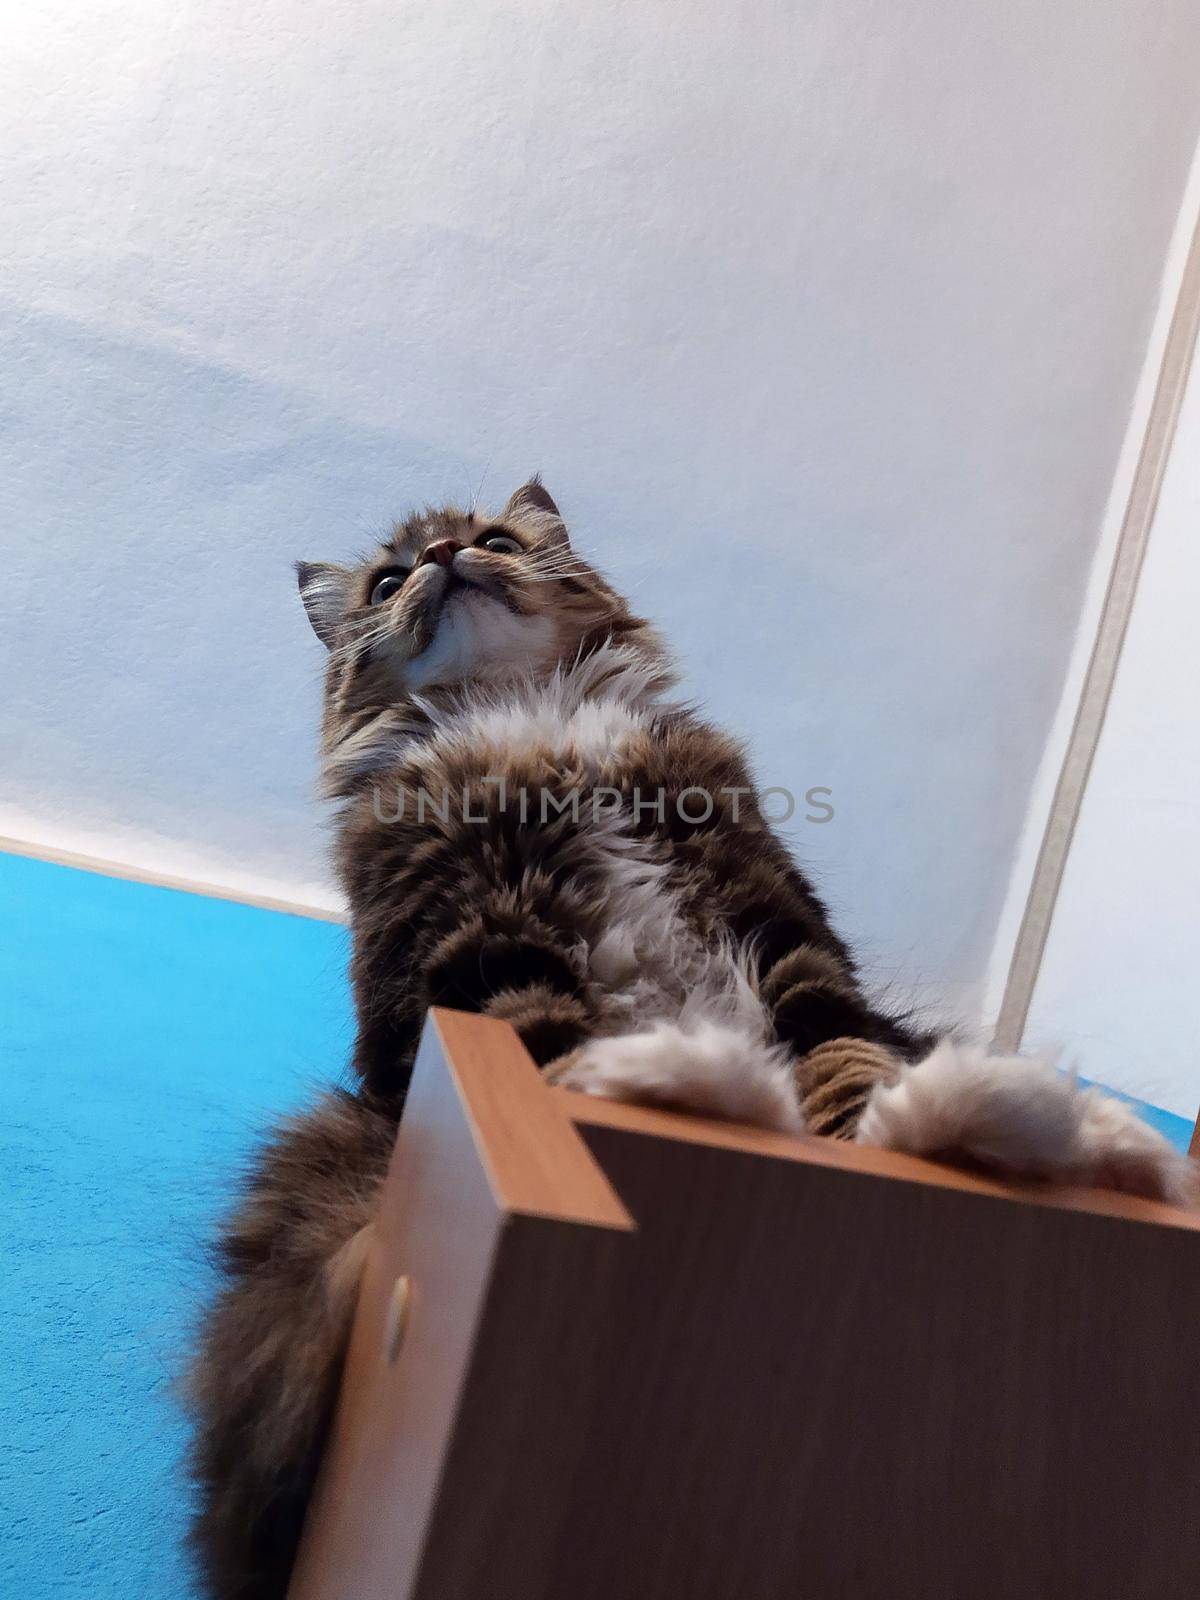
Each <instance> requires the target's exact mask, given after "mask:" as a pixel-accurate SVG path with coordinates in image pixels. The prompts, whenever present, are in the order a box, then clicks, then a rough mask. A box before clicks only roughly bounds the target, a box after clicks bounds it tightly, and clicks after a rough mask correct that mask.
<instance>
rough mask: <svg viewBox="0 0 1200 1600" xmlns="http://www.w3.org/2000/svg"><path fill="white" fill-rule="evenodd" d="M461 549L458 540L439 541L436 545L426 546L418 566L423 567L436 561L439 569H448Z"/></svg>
mask: <svg viewBox="0 0 1200 1600" xmlns="http://www.w3.org/2000/svg"><path fill="white" fill-rule="evenodd" d="M461 549H462V545H461V544H459V542H458V540H457V539H439V540H438V541H437V542H436V544H427V545H426V546H425V549H424V551H423V552H422V555H421V559H420V561H418V562H417V565H418V566H419V567H423V566H424V565H425V564H426V562H428V561H436V562H437V564H438V566H439V567H448V566H449V565H450V563H451V562H452V561H453V560H454V558H455V556H456V555H457V554H458V552H459V551H460V550H461Z"/></svg>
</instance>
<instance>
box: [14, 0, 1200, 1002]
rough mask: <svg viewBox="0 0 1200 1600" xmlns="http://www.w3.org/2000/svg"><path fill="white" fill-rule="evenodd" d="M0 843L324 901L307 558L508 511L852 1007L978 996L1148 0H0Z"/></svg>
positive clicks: (1135, 271) (1070, 551)
mask: <svg viewBox="0 0 1200 1600" xmlns="http://www.w3.org/2000/svg"><path fill="white" fill-rule="evenodd" d="M4 22H5V33H6V51H5V62H4V66H3V69H0V70H3V72H4V73H5V74H7V75H8V79H9V81H7V82H4V83H0V151H2V154H0V186H2V194H3V204H4V215H5V218H6V226H5V229H4V231H3V235H2V236H0V253H2V255H3V266H4V270H3V288H2V293H3V296H4V299H3V303H2V304H0V313H2V321H3V332H4V345H5V357H4V361H5V372H6V376H7V379H8V383H7V386H6V387H7V399H6V401H5V417H4V431H5V438H6V444H5V448H4V456H5V468H4V472H3V474H2V475H0V528H2V529H3V534H2V537H3V541H4V551H5V583H4V585H3V598H2V599H0V613H2V615H0V629H2V632H0V638H2V639H3V651H4V672H5V679H6V683H5V688H6V693H5V694H4V696H3V697H2V701H0V744H2V746H3V749H4V751H5V762H4V779H3V795H2V805H0V828H2V829H4V831H8V832H10V833H11V832H19V833H24V834H26V835H28V836H31V837H36V838H41V839H45V840H52V841H55V842H58V843H60V844H75V845H76V846H78V847H79V848H84V849H92V850H95V851H99V852H100V853H103V854H111V855H115V856H119V857H122V858H124V859H132V860H137V861H140V862H142V863H144V864H151V865H155V866H158V867H160V868H162V869H164V870H178V871H182V872H186V873H190V874H193V875H199V876H202V877H206V878H210V879H212V880H214V881H217V882H225V883H241V884H246V883H254V884H256V885H258V886H260V887H262V888H264V889H267V890H271V891H274V892H277V893H284V894H289V895H296V896H298V897H300V898H307V899H311V898H313V897H314V896H319V895H321V894H322V893H327V890H326V889H325V888H323V882H324V878H323V866H322V861H323V851H324V848H325V840H324V836H323V834H322V832H321V829H320V827H319V825H318V822H317V818H318V811H317V808H316V806H315V803H314V802H313V800H312V797H311V775H312V768H313V762H312V751H313V746H314V743H315V733H316V716H317V697H318V682H319V675H320V670H321V657H320V650H319V647H318V646H317V645H316V644H315V642H314V641H313V639H312V637H311V635H310V634H309V631H308V629H307V626H306V624H305V622H304V619H303V616H302V614H301V612H300V609H299V606H298V604H297V602H296V600H295V596H294V590H293V580H292V576H291V572H290V566H289V564H290V562H291V560H292V559H293V558H294V557H297V556H304V557H310V558H311V557H320V556H337V555H339V554H341V553H343V552H346V551H349V550H352V549H353V548H355V547H356V546H358V545H363V544H365V543H368V542H369V541H370V538H371V536H372V534H373V533H374V531H375V530H377V529H378V528H379V527H380V526H382V525H383V524H384V523H385V522H386V520H387V519H388V518H389V517H391V516H392V515H394V514H395V513H397V512H401V511H403V510H404V509H405V508H406V507H407V506H408V505H409V504H410V503H411V502H412V501H413V500H425V499H427V498H437V497H440V496H447V495H448V496H456V497H459V498H463V497H467V496H469V495H470V494H471V493H473V492H474V491H475V489H476V488H477V487H478V485H479V483H480V481H481V480H483V481H484V487H485V494H484V498H485V499H486V498H487V497H488V495H489V493H490V494H491V495H492V496H494V497H500V496H502V495H504V494H505V493H506V492H507V490H508V489H509V488H510V487H511V486H512V485H513V484H514V483H515V482H516V481H518V480H519V479H521V478H522V477H524V476H525V475H527V474H528V472H529V471H531V470H532V469H534V468H540V469H541V470H542V471H543V473H544V475H545V477H546V481H547V483H548V485H549V487H550V488H551V490H552V492H553V493H554V494H555V496H556V497H557V498H558V499H559V501H560V503H561V504H562V506H563V508H564V510H565V511H566V512H567V513H568V515H569V516H570V517H571V518H572V519H573V520H574V523H575V525H576V528H577V532H578V537H579V540H580V542H581V544H582V545H583V548H584V549H585V550H586V551H587V552H588V553H589V554H591V555H593V556H594V557H595V558H596V559H597V560H598V561H599V562H600V564H601V565H603V566H604V567H605V568H606V569H607V570H608V571H609V572H610V574H611V575H612V576H613V577H614V578H615V580H616V581H617V582H618V583H619V584H621V585H622V586H623V587H624V588H625V589H626V590H627V591H629V592H631V593H632V595H633V597H634V598H635V600H636V602H637V603H638V604H639V605H640V606H641V607H642V608H643V609H644V610H645V611H647V612H650V613H651V614H653V615H654V616H655V617H657V618H658V619H659V620H660V621H661V622H662V624H663V625H664V627H665V629H666V630H667V632H668V633H669V634H670V635H671V636H672V637H673V638H674V639H675V641H676V643H677V644H678V646H679V649H680V652H681V655H682V658H683V661H684V664H685V667H686V669H687V674H688V680H689V684H690V687H691V688H692V690H693V691H694V692H695V693H696V694H697V695H698V696H699V697H700V698H701V699H702V700H703V701H704V702H706V703H707V704H708V705H709V706H710V707H711V709H712V711H713V713H714V714H715V715H716V716H717V717H719V718H720V719H721V720H722V721H723V722H725V723H727V724H729V725H731V726H733V727H735V728H737V729H740V730H741V731H742V732H743V733H744V734H745V735H746V736H747V737H748V738H749V740H750V742H751V744H752V747H753V750H754V752H755V756H756V759H757V762H758V765H759V769H760V771H761V773H762V775H763V777H764V779H765V780H767V781H769V782H773V783H780V784H786V785H788V786H790V787H792V788H793V789H796V790H798V791H803V790H805V789H807V788H809V787H810V786H814V785H822V786H825V787H828V788H830V789H832V790H833V803H834V805H835V808H836V816H835V819H834V821H833V822H832V823H829V824H828V825H826V826H823V827H822V826H815V825H801V826H797V827H796V829H795V832H794V837H795V841H796V844H797V848H798V849H799V851H800V852H801V854H802V855H803V856H805V857H806V858H807V859H808V860H809V861H810V862H812V863H814V864H815V865H816V867H817V869H818V872H819V875H820V877H821V878H822V880H823V882H824V883H825V886H826V888H827V890H828V893H829V897H830V898H831V899H832V901H833V902H834V904H835V906H836V907H837V909H838V911H839V913H840V915H841V920H842V921H843V923H844V925H845V926H846V928H847V930H848V931H849V932H850V933H851V934H852V935H854V936H857V937H858V938H859V940H860V941H861V942H862V943H863V945H864V947H865V950H866V953H867V956H868V960H869V964H870V966H871V970H872V972H873V973H874V974H876V975H877V976H879V977H881V978H883V979H885V980H889V981H894V982H895V983H896V984H897V985H898V992H900V993H907V992H909V991H910V990H914V989H919V988H923V987H924V986H925V985H927V984H928V985H929V986H932V987H933V988H940V989H942V990H943V991H944V992H946V993H947V994H948V995H949V996H951V997H952V998H954V999H955V1000H956V1001H959V1000H961V999H962V998H963V997H964V996H967V995H969V994H970V992H971V991H972V988H973V986H974V985H975V984H976V983H977V982H978V980H979V978H980V976H981V973H982V969H983V966H984V963H985V961H986V958H987V954H988V946H989V940H990V937H991V934H992V931H993V929H994V926H995V923H996V918H997V914H998V911H999V906H1000V902H1001V899H1002V896H1003V891H1004V887H1005V882H1006V878H1007V875H1008V869H1009V863H1010V860H1011V857H1012V853H1013V845H1014V840H1015V837H1016V834H1017V831H1018V829H1019V827H1020V823H1021V820H1022V816H1023V813H1024V808H1025V803H1026V798H1027V795H1028V791H1029V787H1030V783H1031V781H1032V777H1033V774H1034V770H1035V767H1036V764H1037V760H1038V756H1039V754H1040V751H1041V749H1042V745H1043V741H1044V738H1045V734H1046V729H1047V726H1048V723H1049V719H1050V716H1051V712H1052V710H1053V706H1054V702H1055V697H1056V694H1057V692H1058V689H1059V686H1060V684H1061V681H1062V675H1063V669H1064V665H1065V660H1066V654H1067V650H1068V647H1069V643H1070V637H1071V633H1072V630H1073V627H1074V624H1075V619H1076V616H1077V612H1078V607H1079V599H1080V594H1081V592H1082V585H1083V582H1084V578H1085V574H1086V569H1087V565H1088V561H1089V557H1090V555H1091V552H1092V550H1093V548H1094V545H1095V540H1096V536H1097V531H1098V526H1099V521H1100V517H1101V513H1102V509H1103V506H1104V501H1105V495H1106V492H1107V489H1108V486H1109V482H1110V479H1111V476H1112V471H1113V465H1114V462H1115V459H1116V454H1117V450H1118V447H1119V444H1120V440H1121V436H1122V430H1123V427H1124V424H1125V421H1126V418H1127V415H1128V411H1129V405H1130V400H1131V396H1132V393H1133V388H1134V384H1135V381H1136V378H1137V374H1138V370H1139V363H1140V360H1141V356H1142V351H1143V348H1144V345H1145V341H1146V336H1147V333H1148V330H1149V326H1150V321H1151V318H1152V315H1153V312H1154V308H1155V302H1156V294H1157V288H1158V282H1159V276H1160V272H1161V267H1162V262H1163V258H1164V253H1165V250H1166V246H1167V241H1168V237H1169V234H1170V230H1171V226H1172V223H1173V221H1174V218H1175V215H1176V211H1177V208H1178V205H1179V201H1180V196H1181V194H1182V191H1183V184H1184V178H1185V174H1186V169H1187V166H1188V162H1189V158H1190V156H1191V153H1192V150H1193V147H1194V145H1195V142H1196V135H1197V131H1198V127H1200V98H1198V96H1197V93H1196V85H1197V83H1198V82H1200V72H1198V69H1200V30H1197V29H1196V27H1195V12H1194V7H1193V5H1192V4H1191V0H1160V3H1158V4H1156V5H1154V6H1151V5H1149V4H1146V3H1144V0H1103V3H1097V0H1056V3H1055V4H1054V5H1052V6H1048V5H1046V4H1045V3H1044V0H989V3H985V4H979V5H974V6H970V7H964V6H962V5H961V4H959V3H957V0H936V3H930V4H926V5H923V6H921V7H915V6H898V5H896V4H894V0H886V3H885V0H840V3H839V4H837V5H834V4H831V3H826V0H820V3H815V0H814V3H805V4H803V5H801V6H796V5H795V4H793V3H787V4H785V3H783V0H778V3H773V4H770V3H768V4H763V5H759V6H757V7H754V8H748V7H734V6H730V5H728V4H723V3H722V4H719V3H717V0H697V3H694V4H692V5H689V6H686V7H681V6H670V5H666V4H664V3H662V0H642V3H640V4H633V3H613V0H609V3H603V4H598V3H593V4H591V5H589V6H587V7H567V6H560V5H552V4H550V3H549V0H510V3H508V4H505V5H501V6H496V5H493V4H490V3H484V0H456V3H452V4H445V5H440V6H429V5H424V6H413V5H399V6H398V5H395V4H392V3H389V4H375V3H368V0H341V3H338V4H332V3H328V4H325V5H323V6H320V7H315V6H312V5H308V4H300V3H298V0H258V3H256V4H253V5H248V4H246V3H245V0H205V3H204V4H198V3H193V4H175V5H171V6H164V5H162V4H161V3H160V0H153V3H151V0H108V3H107V4H99V3H92V4H80V3H79V0H71V3H67V0H48V3H46V4H44V5H42V6H40V7H38V8H31V7H21V8H18V7H16V6H15V5H8V6H6V7H5V13H4Z"/></svg>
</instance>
